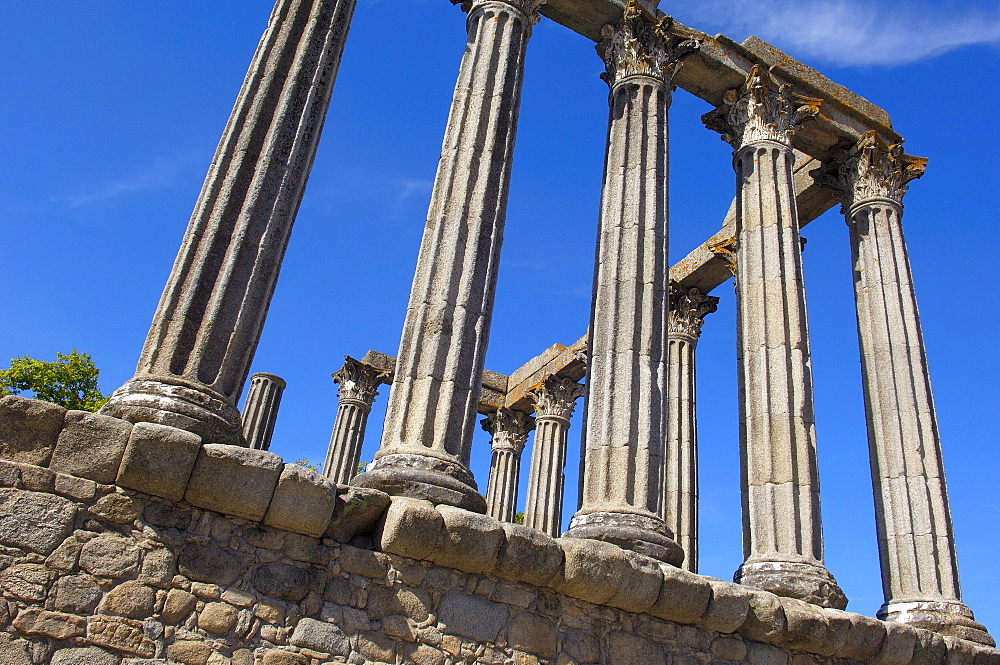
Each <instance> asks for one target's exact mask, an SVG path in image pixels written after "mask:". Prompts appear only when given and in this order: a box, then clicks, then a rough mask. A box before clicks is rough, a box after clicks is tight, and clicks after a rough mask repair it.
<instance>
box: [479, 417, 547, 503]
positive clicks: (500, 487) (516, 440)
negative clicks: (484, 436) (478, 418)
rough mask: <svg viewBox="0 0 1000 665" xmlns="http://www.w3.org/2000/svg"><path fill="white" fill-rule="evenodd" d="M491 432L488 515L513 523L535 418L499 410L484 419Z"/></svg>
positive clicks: (487, 492)
mask: <svg viewBox="0 0 1000 665" xmlns="http://www.w3.org/2000/svg"><path fill="white" fill-rule="evenodd" d="M482 425H483V429H484V430H486V431H487V432H489V433H490V436H491V437H492V440H491V441H490V448H491V449H492V450H493V460H492V461H491V462H490V479H489V483H488V484H487V490H486V514H487V515H489V516H490V517H495V518H497V519H498V520H500V521H502V522H513V521H514V514H515V513H516V512H517V483H518V480H519V479H520V477H521V453H522V452H524V444H525V442H526V441H527V440H528V433H529V432H531V430H532V428H534V426H535V419H534V418H533V417H531V416H529V415H528V414H527V413H524V412H522V411H513V410H511V409H498V410H497V411H495V412H493V413H491V414H490V415H488V416H486V417H485V418H483V421H482Z"/></svg>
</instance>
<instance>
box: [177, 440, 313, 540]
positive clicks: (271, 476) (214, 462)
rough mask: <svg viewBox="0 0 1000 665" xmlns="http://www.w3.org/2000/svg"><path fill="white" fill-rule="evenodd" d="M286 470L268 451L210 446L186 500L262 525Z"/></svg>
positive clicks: (200, 457) (198, 464)
mask: <svg viewBox="0 0 1000 665" xmlns="http://www.w3.org/2000/svg"><path fill="white" fill-rule="evenodd" d="M283 467H284V462H283V461H282V459H281V458H280V457H278V456H277V455H275V454H274V453H270V452H268V451H266V450H253V449H251V448H244V447H242V446H233V445H229V444H225V443H207V444H205V445H203V446H202V447H201V450H200V451H199V452H198V459H197V462H196V463H195V465H194V471H192V473H191V480H190V481H189V482H188V486H187V491H186V492H185V494H184V498H185V499H186V500H187V501H188V503H190V504H192V505H194V506H198V507H199V508H208V509H209V510H214V511H216V512H219V513H225V514H227V515H236V516H237V517H245V518H247V519H251V520H255V521H258V522H259V521H260V520H261V519H262V518H263V517H264V515H265V513H267V508H268V506H269V505H270V503H271V497H272V496H273V495H274V489H275V487H276V486H277V484H278V478H279V477H280V475H281V471H282V468H283ZM324 528H325V526H324Z"/></svg>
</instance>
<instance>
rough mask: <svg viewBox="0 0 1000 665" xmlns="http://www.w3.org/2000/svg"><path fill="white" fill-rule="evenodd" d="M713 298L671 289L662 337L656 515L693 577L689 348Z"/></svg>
mask: <svg viewBox="0 0 1000 665" xmlns="http://www.w3.org/2000/svg"><path fill="white" fill-rule="evenodd" d="M718 302H719V299H718V298H716V297H714V296H706V295H702V293H701V292H700V291H699V290H698V289H695V288H691V289H687V288H681V287H678V286H677V285H672V288H671V293H670V317H669V321H668V326H669V330H668V333H667V372H668V380H667V395H668V400H667V443H666V448H665V461H664V465H663V490H662V495H663V500H662V501H663V503H662V509H661V510H662V513H661V514H662V516H663V521H664V522H666V524H667V528H669V529H670V530H671V531H672V532H673V533H674V540H676V541H677V544H678V545H680V546H681V549H682V550H683V551H684V563H683V565H682V567H683V568H684V569H685V570H689V571H691V572H693V573H696V572H698V425H697V418H696V410H695V402H696V399H695V397H696V391H695V388H696V386H695V357H694V354H695V347H696V346H697V344H698V336H699V335H701V326H702V324H703V323H704V321H705V318H704V317H705V316H707V315H708V314H710V313H711V312H714V311H715V310H716V307H717V304H718Z"/></svg>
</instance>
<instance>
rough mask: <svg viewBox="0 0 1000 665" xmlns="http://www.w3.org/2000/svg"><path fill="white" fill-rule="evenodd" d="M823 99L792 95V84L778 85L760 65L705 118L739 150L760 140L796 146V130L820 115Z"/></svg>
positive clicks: (707, 122)
mask: <svg viewBox="0 0 1000 665" xmlns="http://www.w3.org/2000/svg"><path fill="white" fill-rule="evenodd" d="M822 104H823V100H822V99H815V98H813V97H803V96H802V95H798V94H796V93H794V92H792V85H791V84H790V83H785V84H784V85H778V84H777V83H775V82H774V80H773V79H772V78H771V76H770V75H769V74H768V73H767V72H766V71H764V69H763V68H762V67H761V66H760V65H754V66H753V67H752V68H751V69H750V73H749V74H748V75H747V78H746V81H744V82H743V86H742V87H741V88H739V89H734V90H727V91H726V94H725V96H724V97H723V103H722V105H721V106H719V107H718V108H717V109H715V110H714V111H709V112H708V113H706V114H705V115H703V116H701V121H702V122H704V123H705V126H706V127H708V128H709V129H711V130H714V131H717V132H719V133H720V134H722V140H723V141H726V142H727V143H729V145H731V146H733V149H734V150H739V149H740V148H742V147H743V146H745V145H749V144H751V143H754V142H756V141H776V142H778V143H782V144H784V145H787V146H791V144H792V136H794V135H795V130H796V128H797V127H798V126H799V125H800V124H802V123H803V122H805V121H806V120H810V119H812V118H814V117H816V115H817V114H818V113H819V107H820V106H821V105H822Z"/></svg>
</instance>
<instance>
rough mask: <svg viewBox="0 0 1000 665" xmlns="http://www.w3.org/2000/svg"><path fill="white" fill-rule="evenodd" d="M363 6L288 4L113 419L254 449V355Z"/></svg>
mask: <svg viewBox="0 0 1000 665" xmlns="http://www.w3.org/2000/svg"><path fill="white" fill-rule="evenodd" d="M354 6H355V0H278V3H277V4H276V5H275V8H274V11H273V13H272V14H271V20H270V24H269V25H268V28H267V31H266V32H265V33H264V36H263V38H262V39H261V41H260V45H259V46H258V47H257V52H256V54H255V55H254V58H253V61H252V62H251V64H250V69H249V71H248V72H247V77H246V80H245V81H244V83H243V88H242V89H241V90H240V94H239V97H238V98H237V100H236V105H235V107H234V108H233V112H232V115H231V116H230V118H229V124H228V125H227V126H226V129H225V132H224V134H223V136H222V140H221V141H220V143H219V147H218V149H217V150H216V153H215V158H214V159H213V160H212V165H211V167H210V168H209V172H208V176H207V177H206V179H205V184H204V185H203V187H202V190H201V195H200V196H199V197H198V202H197V204H196V205H195V209H194V213H193V214H192V216H191V221H190V222H189V224H188V228H187V232H186V234H185V236H184V240H183V243H182V245H181V249H180V252H179V253H178V255H177V259H176V261H175V263H174V267H173V270H172V272H171V274H170V278H169V279H168V281H167V285H166V287H165V289H164V291H163V295H162V297H161V298H160V303H159V306H158V307H157V310H156V314H155V316H154V318H153V323H152V326H151V327H150V330H149V335H148V337H147V338H146V343H145V346H144V347H143V350H142V355H141V356H140V358H139V364H138V367H137V368H136V374H135V378H133V379H132V380H130V381H129V382H128V383H126V384H125V385H124V386H122V387H121V388H119V389H118V390H117V391H115V393H114V394H113V395H112V397H111V399H110V401H109V402H108V403H107V405H105V406H104V408H103V409H102V413H106V414H109V415H113V416H117V417H121V418H125V419H127V420H135V421H152V422H160V423H165V424H168V425H173V426H176V427H180V428H183V429H187V430H190V431H192V432H195V433H197V434H199V435H201V436H202V437H204V438H205V439H206V440H209V441H219V442H223V443H243V442H244V439H243V435H242V432H241V428H240V420H239V413H238V412H237V411H236V408H235V404H236V399H237V398H238V397H239V395H240V392H241V391H242V389H243V383H244V381H246V378H247V373H248V372H249V369H250V363H251V361H252V360H253V356H254V352H255V351H256V349H257V343H258V341H259V340H260V334H261V330H262V328H263V326H264V319H265V317H266V315H267V309H268V306H269V304H270V302H271V296H272V295H273V294H274V287H275V284H276V282H277V279H278V270H279V268H280V267H281V260H282V258H283V256H284V253H285V247H286V246H287V244H288V238H289V234H290V233H291V230H292V223H293V221H294V220H295V215H296V213H297V212H298V208H299V203H300V202H301V200H302V194H303V191H304V190H305V185H306V180H307V179H308V176H309V171H310V169H311V168H312V162H313V157H314V155H315V153H316V146H317V145H318V143H319V138H320V132H321V130H322V128H323V121H324V118H325V116H326V111H327V107H328V106H329V103H330V95H331V93H332V91H333V84H334V79H335V77H336V74H337V69H338V67H339V65H340V58H341V54H342V52H343V48H344V42H345V40H346V38H347V32H348V27H349V25H350V21H351V17H352V15H353V13H354Z"/></svg>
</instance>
